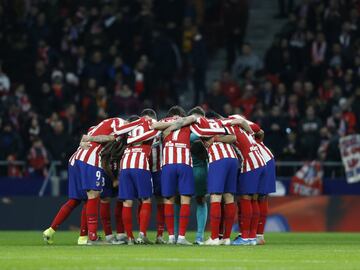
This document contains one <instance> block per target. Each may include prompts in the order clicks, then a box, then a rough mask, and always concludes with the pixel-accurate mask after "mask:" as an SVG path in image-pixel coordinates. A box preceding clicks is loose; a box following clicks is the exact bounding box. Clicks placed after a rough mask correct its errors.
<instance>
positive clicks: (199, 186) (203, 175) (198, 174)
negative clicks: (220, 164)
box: [193, 166, 208, 196]
mask: <svg viewBox="0 0 360 270" xmlns="http://www.w3.org/2000/svg"><path fill="white" fill-rule="evenodd" d="M207 171H208V168H207V166H206V167H205V166H201V167H194V168H193V172H194V179H195V196H205V195H206V193H207Z"/></svg>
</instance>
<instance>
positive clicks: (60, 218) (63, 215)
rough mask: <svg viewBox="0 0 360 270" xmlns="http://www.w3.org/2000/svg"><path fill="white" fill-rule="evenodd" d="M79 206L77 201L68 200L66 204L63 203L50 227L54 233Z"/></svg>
mask: <svg viewBox="0 0 360 270" xmlns="http://www.w3.org/2000/svg"><path fill="white" fill-rule="evenodd" d="M79 204H80V201H79V200H74V199H69V200H68V201H67V202H66V203H64V204H63V205H62V206H61V208H60V210H59V212H58V213H57V214H56V216H55V218H54V220H53V222H52V223H51V225H50V227H51V228H53V229H54V231H56V230H57V229H58V227H59V226H60V225H61V224H62V223H63V222H64V221H65V219H67V218H68V216H69V215H70V214H71V212H72V211H73V210H74V209H75V207H76V206H78V205H79Z"/></svg>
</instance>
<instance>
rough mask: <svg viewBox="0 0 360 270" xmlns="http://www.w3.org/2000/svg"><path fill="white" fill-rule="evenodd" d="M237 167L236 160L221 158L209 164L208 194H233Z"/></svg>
mask: <svg viewBox="0 0 360 270" xmlns="http://www.w3.org/2000/svg"><path fill="white" fill-rule="evenodd" d="M238 165H239V162H238V159H237V158H223V159H219V160H216V161H214V162H211V163H210V164H209V172H208V178H207V179H208V180H207V191H208V193H210V194H214V193H219V194H223V193H235V192H236V182H237V172H238Z"/></svg>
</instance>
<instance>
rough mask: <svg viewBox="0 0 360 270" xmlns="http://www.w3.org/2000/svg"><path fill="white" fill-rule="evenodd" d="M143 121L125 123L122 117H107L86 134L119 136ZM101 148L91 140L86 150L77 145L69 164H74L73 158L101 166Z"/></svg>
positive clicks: (101, 146)
mask: <svg viewBox="0 0 360 270" xmlns="http://www.w3.org/2000/svg"><path fill="white" fill-rule="evenodd" d="M143 121H144V120H143V119H139V120H136V121H133V122H131V123H127V122H126V121H125V120H124V119H121V118H109V119H105V120H104V121H102V122H100V123H99V124H98V125H97V126H95V127H91V128H90V129H89V132H88V133H87V135H90V136H97V135H114V136H115V137H119V136H121V135H123V134H125V133H128V132H129V131H131V130H132V129H134V128H136V127H137V126H138V125H139V124H141V123H142V122H143ZM102 148H103V145H101V144H99V143H95V142H92V143H91V144H90V148H89V149H87V150H84V149H82V148H80V147H79V148H78V149H77V150H76V152H75V153H74V154H73V155H72V156H71V157H70V159H69V162H70V164H74V162H75V160H81V161H83V162H85V163H87V164H90V165H93V166H96V167H101V158H100V152H101V150H102Z"/></svg>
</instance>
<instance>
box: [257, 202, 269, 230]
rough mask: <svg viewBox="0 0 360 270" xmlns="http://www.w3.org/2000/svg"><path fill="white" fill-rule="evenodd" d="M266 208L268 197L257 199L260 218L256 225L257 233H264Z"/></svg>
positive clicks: (267, 206) (267, 207)
mask: <svg viewBox="0 0 360 270" xmlns="http://www.w3.org/2000/svg"><path fill="white" fill-rule="evenodd" d="M268 209H269V204H268V198H267V197H266V198H264V199H262V200H259V210H260V218H259V224H258V227H257V234H264V229H265V224H266V218H267V215H268Z"/></svg>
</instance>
